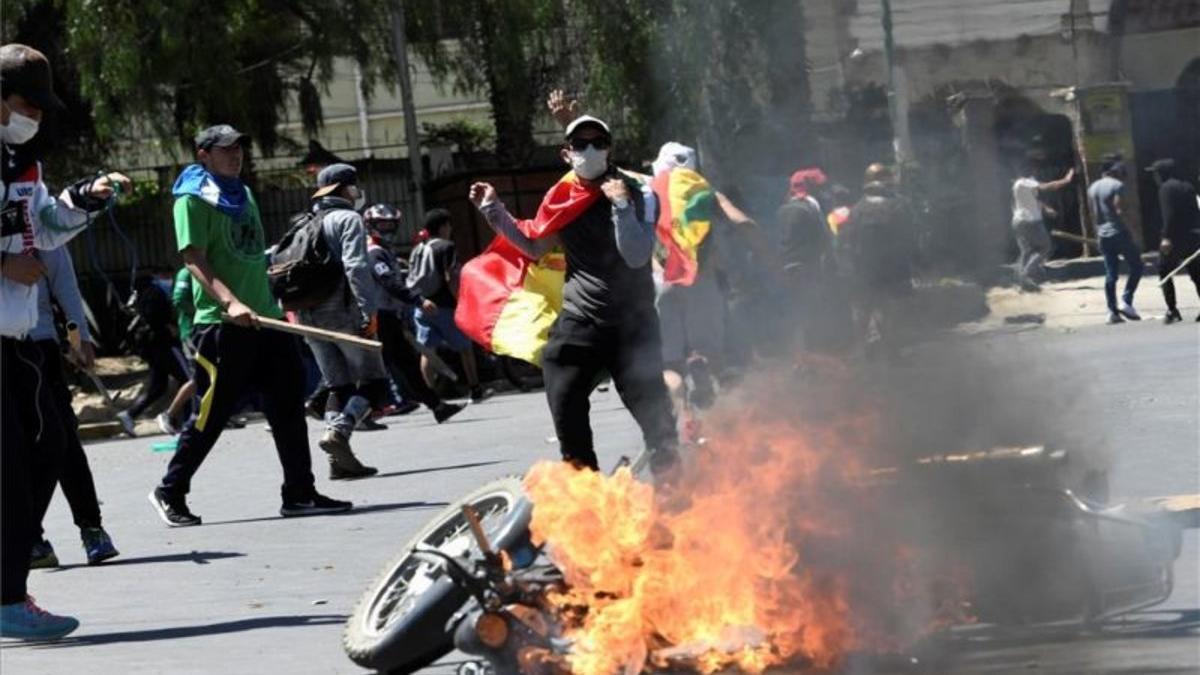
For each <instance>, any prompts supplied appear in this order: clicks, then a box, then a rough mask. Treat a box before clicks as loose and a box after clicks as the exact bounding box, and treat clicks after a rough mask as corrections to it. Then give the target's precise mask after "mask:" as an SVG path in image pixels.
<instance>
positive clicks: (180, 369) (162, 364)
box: [126, 339, 188, 418]
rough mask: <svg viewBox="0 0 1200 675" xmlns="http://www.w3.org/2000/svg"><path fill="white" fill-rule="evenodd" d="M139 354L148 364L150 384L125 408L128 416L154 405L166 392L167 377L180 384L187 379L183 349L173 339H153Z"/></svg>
mask: <svg viewBox="0 0 1200 675" xmlns="http://www.w3.org/2000/svg"><path fill="white" fill-rule="evenodd" d="M139 356H141V357H142V360H143V361H145V362H146V365H148V366H150V384H149V385H147V387H146V388H145V389H144V390H142V393H141V395H140V396H138V397H137V398H136V399H134V401H133V405H131V406H129V409H128V410H126V412H128V413H129V416H130V417H134V418H136V417H138V416H139V415H141V414H142V413H144V412H146V408H149V407H150V406H151V405H154V402H155V401H157V400H158V399H159V398H161V397H162V395H163V394H165V393H167V378H168V377H174V378H175V380H176V381H178V382H179V384H180V385H182V384H183V383H184V382H187V381H188V373H187V368H186V366H185V363H184V360H183V351H182V350H181V349H180V348H179V346H178V345H177V344H176V343H175V342H174V341H172V340H165V339H160V340H155V341H154V342H153V343H152V344H150V345H149V346H148V347H146V349H145V350H144V351H143V352H142V353H141V354H139Z"/></svg>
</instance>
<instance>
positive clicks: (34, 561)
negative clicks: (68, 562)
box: [29, 539, 58, 570]
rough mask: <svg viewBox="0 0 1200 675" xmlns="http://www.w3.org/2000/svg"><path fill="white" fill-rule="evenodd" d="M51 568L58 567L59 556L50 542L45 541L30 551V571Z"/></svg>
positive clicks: (35, 545)
mask: <svg viewBox="0 0 1200 675" xmlns="http://www.w3.org/2000/svg"><path fill="white" fill-rule="evenodd" d="M50 567H58V556H57V555H55V553H54V547H53V546H51V545H50V542H48V541H46V540H45V539H43V540H41V541H39V542H38V543H36V544H34V545H33V548H32V549H30V551H29V569H31V570H44V569H47V568H50Z"/></svg>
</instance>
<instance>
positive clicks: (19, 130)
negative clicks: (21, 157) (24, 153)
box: [0, 110, 38, 145]
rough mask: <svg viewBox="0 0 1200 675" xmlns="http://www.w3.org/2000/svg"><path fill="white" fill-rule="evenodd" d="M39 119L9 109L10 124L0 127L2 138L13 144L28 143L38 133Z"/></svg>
mask: <svg viewBox="0 0 1200 675" xmlns="http://www.w3.org/2000/svg"><path fill="white" fill-rule="evenodd" d="M37 132H38V121H37V120H35V119H33V118H32V117H26V116H24V115H22V114H21V113H19V112H17V111H15V110H11V111H9V116H8V124H7V125H5V126H2V127H0V140H3V141H4V142H5V143H10V144H12V145H21V144H22V143H28V142H29V140H30V139H31V138H33V137H34V136H36V135H37Z"/></svg>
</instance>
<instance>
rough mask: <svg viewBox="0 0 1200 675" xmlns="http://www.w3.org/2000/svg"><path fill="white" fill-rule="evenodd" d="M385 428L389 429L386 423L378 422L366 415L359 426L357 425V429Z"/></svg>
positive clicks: (374, 429)
mask: <svg viewBox="0 0 1200 675" xmlns="http://www.w3.org/2000/svg"><path fill="white" fill-rule="evenodd" d="M385 429H387V425H386V424H384V423H382V422H377V421H375V420H373V419H371V418H370V417H364V418H363V419H362V421H361V422H359V423H358V426H357V427H355V430H357V431H383V430H385Z"/></svg>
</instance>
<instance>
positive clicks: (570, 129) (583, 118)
mask: <svg viewBox="0 0 1200 675" xmlns="http://www.w3.org/2000/svg"><path fill="white" fill-rule="evenodd" d="M585 124H594V125H596V126H598V127H600V128H601V129H602V130H604V133H606V134H608V135H609V136H612V132H611V131H609V130H608V125H607V124H605V123H604V120H602V119H600V118H598V117H592V116H591V115H580V116H579V117H576V118H575V119H573V120H571V123H570V124H568V125H567V130H566V132H565V133H563V138H570V137H571V134H573V133H575V131H576V130H577V129H579V127H581V126H583V125H585Z"/></svg>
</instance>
